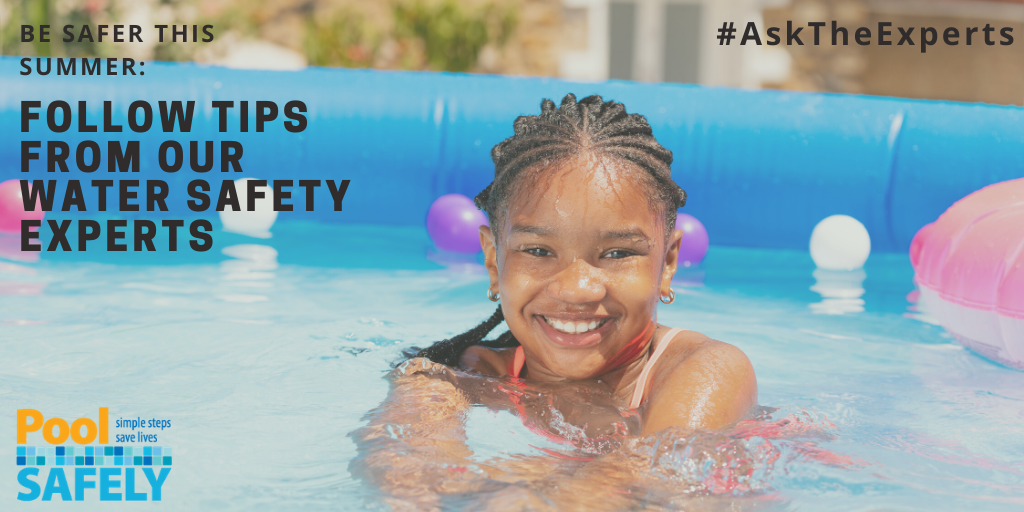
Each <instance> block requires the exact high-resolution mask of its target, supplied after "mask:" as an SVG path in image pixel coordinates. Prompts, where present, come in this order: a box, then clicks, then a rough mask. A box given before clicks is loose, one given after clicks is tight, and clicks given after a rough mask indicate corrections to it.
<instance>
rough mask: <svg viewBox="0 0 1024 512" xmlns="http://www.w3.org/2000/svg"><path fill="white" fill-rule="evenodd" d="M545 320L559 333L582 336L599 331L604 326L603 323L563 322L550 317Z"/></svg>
mask: <svg viewBox="0 0 1024 512" xmlns="http://www.w3.org/2000/svg"><path fill="white" fill-rule="evenodd" d="M544 320H545V321H546V322H547V323H548V325H550V326H552V327H554V328H555V329H556V330H558V331H562V332H564V333H566V334H580V333H584V332H588V331H592V330H594V329H597V328H598V327H599V326H601V325H602V324H603V321H597V320H594V321H592V322H590V323H587V322H578V323H577V322H562V321H561V320H553V319H550V318H548V317H544Z"/></svg>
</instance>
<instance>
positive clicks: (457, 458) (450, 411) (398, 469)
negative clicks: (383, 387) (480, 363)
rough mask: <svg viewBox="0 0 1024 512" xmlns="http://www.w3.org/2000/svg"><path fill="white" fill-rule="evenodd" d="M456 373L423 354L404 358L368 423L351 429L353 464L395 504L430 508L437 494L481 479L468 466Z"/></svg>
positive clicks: (464, 409) (462, 402) (464, 402)
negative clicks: (357, 454) (356, 448)
mask: <svg viewBox="0 0 1024 512" xmlns="http://www.w3.org/2000/svg"><path fill="white" fill-rule="evenodd" d="M457 378H458V377H457V376H456V375H455V373H454V372H453V371H452V370H451V369H450V368H448V367H446V366H444V365H440V364H437V363H433V362H431V361H429V360H427V359H412V360H410V361H407V362H405V363H403V364H402V365H400V366H399V367H398V368H396V369H395V371H394V372H393V373H392V383H391V391H390V393H389V394H388V397H387V399H386V400H385V401H384V403H382V404H381V405H380V406H379V407H377V408H376V409H375V410H373V411H372V412H371V413H370V414H369V424H368V425H367V426H366V427H363V428H361V429H359V430H356V431H355V432H353V433H352V437H353V438H354V440H355V442H356V444H357V445H358V446H359V451H360V452H361V455H360V457H358V458H357V459H356V460H355V461H353V465H354V466H356V468H355V469H356V470H357V471H359V472H360V473H362V475H363V477H364V478H367V479H369V480H370V481H371V482H373V483H374V484H376V485H377V486H378V487H379V488H380V489H381V490H382V491H383V492H384V493H385V494H388V495H390V498H389V499H388V500H387V501H389V503H391V504H392V505H393V506H394V507H395V508H396V509H403V508H408V507H412V508H417V507H419V508H424V507H427V508H432V507H433V506H436V501H437V496H438V495H439V494H443V493H445V492H458V491H460V490H466V491H468V490H469V488H471V487H472V486H473V484H474V483H476V482H478V481H479V480H480V475H478V474H477V473H475V472H473V471H470V470H468V469H467V467H468V466H471V465H472V462H471V461H469V460H468V457H469V456H470V455H472V452H471V451H470V449H469V447H468V446H466V432H465V428H464V422H465V415H466V412H467V410H468V408H469V402H468V401H467V399H466V397H465V395H464V394H462V393H461V392H460V391H459V390H458V389H457V388H456V387H455V385H454V384H453V382H456V381H457ZM403 503H404V504H405V506H403Z"/></svg>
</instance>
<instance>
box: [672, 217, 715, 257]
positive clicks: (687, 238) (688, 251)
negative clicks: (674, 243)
mask: <svg viewBox="0 0 1024 512" xmlns="http://www.w3.org/2000/svg"><path fill="white" fill-rule="evenodd" d="M676 229H681V230H683V239H682V241H680V242H679V266H680V267H693V266H697V265H700V262H701V261H703V260H704V256H705V255H706V254H707V253H708V230H707V229H705V228H704V224H701V223H700V221H699V220H697V218H696V217H694V216H693V215H687V214H685V213H677V214H676Z"/></svg>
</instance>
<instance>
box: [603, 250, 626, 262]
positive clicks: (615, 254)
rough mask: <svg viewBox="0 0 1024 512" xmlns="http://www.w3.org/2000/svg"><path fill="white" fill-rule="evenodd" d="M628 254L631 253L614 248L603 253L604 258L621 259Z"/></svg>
mask: <svg viewBox="0 0 1024 512" xmlns="http://www.w3.org/2000/svg"><path fill="white" fill-rule="evenodd" d="M630 255H632V253H631V252H629V251H627V250H625V249H615V250H612V251H608V252H606V253H605V254H604V256H605V258H612V259H615V260H618V259H622V258H625V257H627V256H630Z"/></svg>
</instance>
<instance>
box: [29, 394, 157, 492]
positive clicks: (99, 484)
mask: <svg viewBox="0 0 1024 512" xmlns="http://www.w3.org/2000/svg"><path fill="white" fill-rule="evenodd" d="M107 411H108V409H107V408H106V407H100V408H99V415H98V417H97V419H96V421H93V420H92V418H77V419H75V420H73V421H71V422H70V423H69V422H68V421H67V420H65V419H63V418H58V417H52V418H49V419H47V418H44V416H43V414H42V412H40V411H38V410H35V409H18V412H17V447H16V452H17V454H16V461H17V462H16V463H17V465H18V466H19V467H22V468H21V469H20V470H19V471H18V484H19V485H20V486H21V488H22V491H21V492H19V493H18V500H20V501H35V500H38V499H41V500H42V501H52V500H53V499H54V496H55V495H56V496H58V497H59V499H60V500H61V501H86V500H90V499H99V501H148V500H150V499H152V501H160V500H161V496H162V490H163V485H164V483H165V482H166V480H167V477H168V475H170V473H171V468H170V467H167V466H170V465H171V449H170V447H153V446H144V447H143V446H139V447H131V446H127V447H125V446H110V441H109V423H110V422H109V414H108V412H107ZM35 433H39V434H41V435H42V440H43V441H45V442H46V443H48V444H49V445H61V446H26V445H27V444H28V443H29V438H30V436H29V434H35ZM119 437H120V436H119ZM69 438H70V440H71V441H73V443H74V444H73V445H68V446H63V444H64V443H65V442H67V441H68V439H69ZM154 438H155V436H154ZM94 441H96V443H97V444H95V445H94V444H92V443H93V442H94ZM75 445H79V446H75ZM68 466H72V467H73V470H74V471H72V472H71V474H70V475H68V474H67V473H65V468H67V469H69V470H70V469H72V468H71V467H68ZM96 466H111V467H100V468H97V467H96ZM137 466H142V467H140V468H138V469H141V470H142V471H141V473H142V476H143V477H144V478H142V477H139V478H136V473H135V469H136V467H137ZM153 466H158V467H159V469H160V472H159V474H157V473H156V472H155V471H154V467H153ZM97 469H99V474H98V475H97V471H96V470H97ZM43 470H45V477H44V476H42V475H41V473H42V472H43ZM122 470H123V472H122ZM122 477H123V479H122ZM44 478H45V482H44ZM69 478H70V480H69ZM72 482H73V484H74V485H71V483H72ZM144 482H145V483H144ZM147 484H148V489H147V488H146V487H147ZM122 489H123V492H121V491H122Z"/></svg>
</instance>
